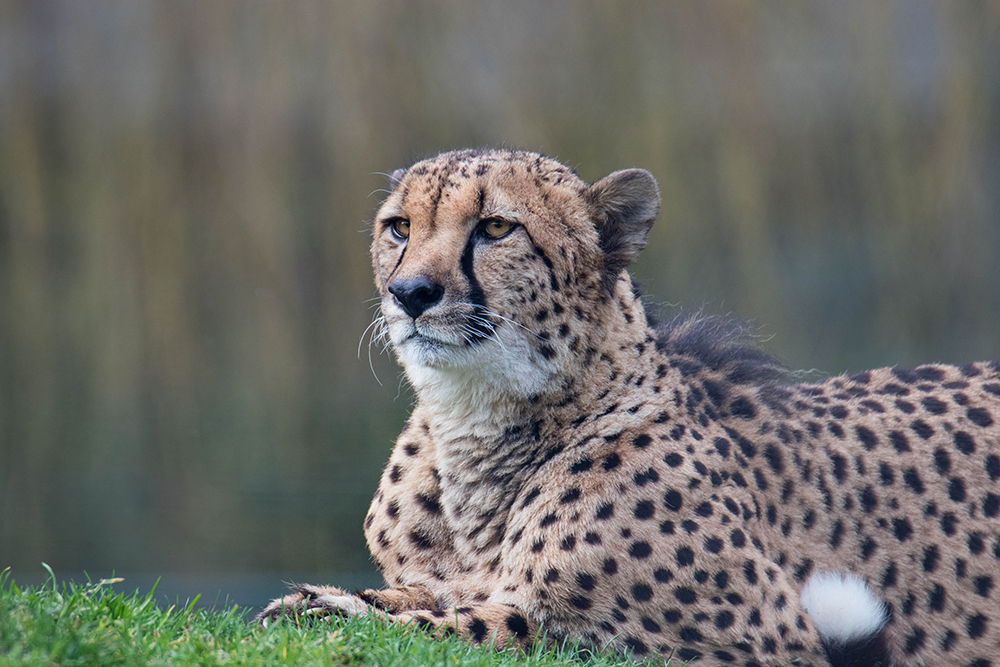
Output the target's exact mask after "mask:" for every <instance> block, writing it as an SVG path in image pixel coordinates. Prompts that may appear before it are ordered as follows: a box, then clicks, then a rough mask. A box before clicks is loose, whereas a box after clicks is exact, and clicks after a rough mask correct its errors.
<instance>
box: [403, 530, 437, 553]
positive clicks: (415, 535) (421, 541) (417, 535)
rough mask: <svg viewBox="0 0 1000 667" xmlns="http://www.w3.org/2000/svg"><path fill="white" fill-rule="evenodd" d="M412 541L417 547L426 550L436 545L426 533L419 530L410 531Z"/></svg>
mask: <svg viewBox="0 0 1000 667" xmlns="http://www.w3.org/2000/svg"><path fill="white" fill-rule="evenodd" d="M409 537H410V543H411V544H413V546H415V547H416V548H417V549H420V550H426V549H430V548H432V547H433V546H434V542H433V541H431V538H430V536H429V535H427V534H426V533H424V532H422V531H419V530H412V531H410V535H409Z"/></svg>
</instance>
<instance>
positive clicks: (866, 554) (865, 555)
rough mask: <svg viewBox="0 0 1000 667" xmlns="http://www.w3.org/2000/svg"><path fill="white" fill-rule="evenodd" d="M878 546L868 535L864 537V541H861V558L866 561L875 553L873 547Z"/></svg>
mask: <svg viewBox="0 0 1000 667" xmlns="http://www.w3.org/2000/svg"><path fill="white" fill-rule="evenodd" d="M877 548H878V544H876V543H875V540H873V539H872V538H870V537H866V538H865V541H864V542H862V543H861V560H863V561H867V560H868V559H869V558H871V557H872V554H873V553H875V549H877Z"/></svg>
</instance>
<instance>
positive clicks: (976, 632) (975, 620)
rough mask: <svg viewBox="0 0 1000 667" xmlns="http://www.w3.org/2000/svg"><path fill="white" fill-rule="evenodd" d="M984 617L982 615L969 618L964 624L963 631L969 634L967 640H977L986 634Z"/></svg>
mask: <svg viewBox="0 0 1000 667" xmlns="http://www.w3.org/2000/svg"><path fill="white" fill-rule="evenodd" d="M986 620H987V619H986V617H985V616H983V615H982V614H976V615H975V616H970V617H969V618H968V620H967V621H966V622H965V630H966V632H968V633H969V639H978V638H979V637H982V636H983V635H984V634H986Z"/></svg>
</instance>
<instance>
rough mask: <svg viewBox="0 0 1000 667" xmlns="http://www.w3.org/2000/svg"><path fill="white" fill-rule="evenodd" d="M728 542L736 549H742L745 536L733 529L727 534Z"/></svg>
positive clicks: (744, 543)
mask: <svg viewBox="0 0 1000 667" xmlns="http://www.w3.org/2000/svg"><path fill="white" fill-rule="evenodd" d="M729 542H730V543H731V544H732V545H733V546H734V547H736V548H737V549H742V548H743V547H744V546H745V545H746V543H747V540H746V535H744V534H743V531H742V530H740V529H739V528H734V529H733V531H732V532H731V533H729Z"/></svg>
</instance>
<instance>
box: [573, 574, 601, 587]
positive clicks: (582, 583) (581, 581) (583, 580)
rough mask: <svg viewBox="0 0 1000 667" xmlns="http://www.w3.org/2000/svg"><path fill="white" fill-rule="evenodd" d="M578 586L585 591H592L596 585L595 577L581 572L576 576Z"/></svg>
mask: <svg viewBox="0 0 1000 667" xmlns="http://www.w3.org/2000/svg"><path fill="white" fill-rule="evenodd" d="M576 585H577V586H579V587H580V588H582V589H583V590H585V591H592V590H594V586H595V585H596V580H595V579H594V575H592V574H587V573H586V572H580V573H579V574H577V575H576Z"/></svg>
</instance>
